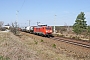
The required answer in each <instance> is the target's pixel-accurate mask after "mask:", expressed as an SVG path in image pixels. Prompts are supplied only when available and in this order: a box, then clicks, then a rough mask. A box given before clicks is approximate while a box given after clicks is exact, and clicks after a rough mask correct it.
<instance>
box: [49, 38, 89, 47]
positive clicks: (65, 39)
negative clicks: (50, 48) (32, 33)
mask: <svg viewBox="0 0 90 60" xmlns="http://www.w3.org/2000/svg"><path fill="white" fill-rule="evenodd" d="M50 39H53V40H57V41H61V42H65V43H69V44H73V45H77V46H82V47H85V48H90V42H83V41H79V40H72V39H67V38H61V37H53V38H50Z"/></svg>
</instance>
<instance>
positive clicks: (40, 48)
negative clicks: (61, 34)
mask: <svg viewBox="0 0 90 60" xmlns="http://www.w3.org/2000/svg"><path fill="white" fill-rule="evenodd" d="M21 35H22V34H21ZM53 46H54V47H55V48H54V47H53ZM63 50H65V49H64V48H60V51H63ZM0 56H3V57H2V58H4V59H6V58H9V59H8V60H77V59H76V58H73V57H70V56H67V55H66V54H60V53H58V52H57V45H56V44H54V43H48V42H46V41H45V40H43V39H40V40H38V39H36V38H34V37H32V38H31V37H28V36H27V35H22V36H20V38H19V37H17V36H15V35H13V34H12V33H2V32H0ZM78 60H79V59H78ZM82 60H83V59H82Z"/></svg>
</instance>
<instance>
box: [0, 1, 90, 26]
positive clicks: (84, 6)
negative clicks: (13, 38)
mask: <svg viewBox="0 0 90 60" xmlns="http://www.w3.org/2000/svg"><path fill="white" fill-rule="evenodd" d="M17 10H18V11H19V12H18V14H17V16H18V17H17V16H16V11H17ZM80 12H84V13H85V17H86V21H87V24H88V25H90V0H0V21H4V23H5V24H8V23H9V24H11V23H12V22H15V21H16V20H17V21H18V23H19V25H20V26H26V25H28V20H30V21H31V24H30V25H36V22H41V23H43V24H47V25H73V24H74V22H75V19H76V17H77V15H78V14H79V13H80ZM55 15H56V16H55ZM54 20H55V22H54Z"/></svg>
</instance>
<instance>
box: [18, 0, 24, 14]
mask: <svg viewBox="0 0 90 60" xmlns="http://www.w3.org/2000/svg"><path fill="white" fill-rule="evenodd" d="M24 4H25V0H24V1H23V3H22V5H21V7H20V9H19V10H18V11H19V12H20V11H21V9H22V8H23V6H24Z"/></svg>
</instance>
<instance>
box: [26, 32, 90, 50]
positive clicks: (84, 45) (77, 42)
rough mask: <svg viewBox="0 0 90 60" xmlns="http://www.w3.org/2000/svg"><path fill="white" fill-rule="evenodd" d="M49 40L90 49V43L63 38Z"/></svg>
mask: <svg viewBox="0 0 90 60" xmlns="http://www.w3.org/2000/svg"><path fill="white" fill-rule="evenodd" d="M25 34H26V35H29V34H28V33H25ZM49 39H52V40H57V41H61V42H65V43H69V44H73V45H77V46H81V47H85V48H89V49H90V42H86V41H79V40H73V39H67V38H62V37H50V38H49Z"/></svg>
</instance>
